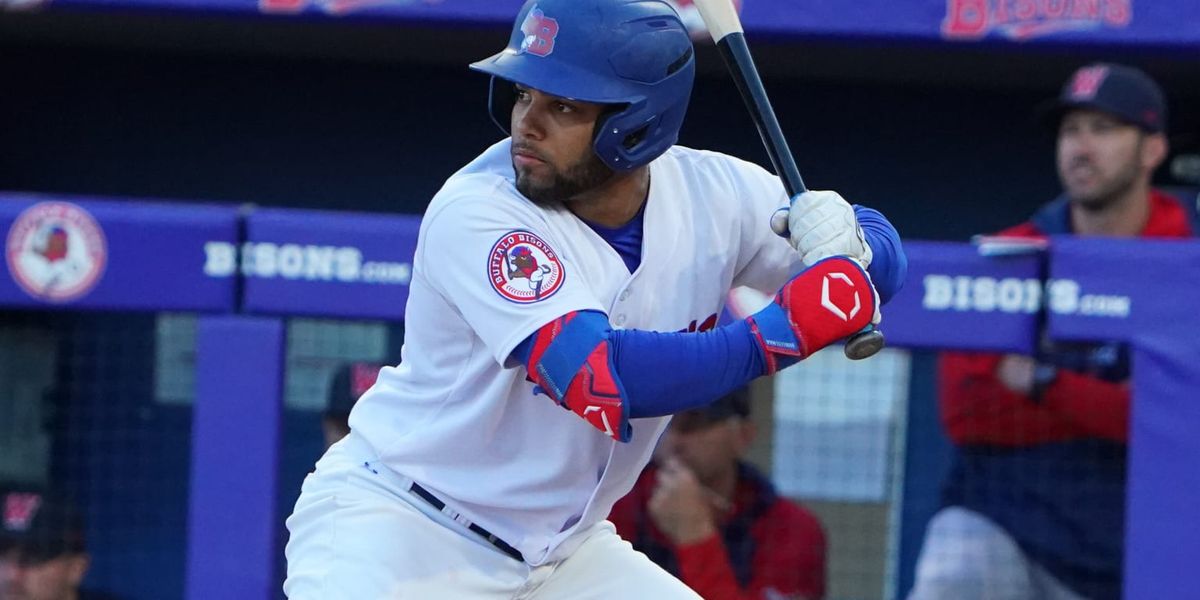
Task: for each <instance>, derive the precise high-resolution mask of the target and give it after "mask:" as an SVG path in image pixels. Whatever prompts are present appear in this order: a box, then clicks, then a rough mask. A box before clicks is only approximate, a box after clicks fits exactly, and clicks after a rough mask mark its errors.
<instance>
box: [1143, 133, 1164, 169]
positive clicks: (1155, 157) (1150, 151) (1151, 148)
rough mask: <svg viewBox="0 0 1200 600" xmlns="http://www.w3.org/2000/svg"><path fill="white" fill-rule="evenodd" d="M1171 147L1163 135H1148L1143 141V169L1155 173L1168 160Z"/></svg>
mask: <svg viewBox="0 0 1200 600" xmlns="http://www.w3.org/2000/svg"><path fill="white" fill-rule="evenodd" d="M1169 150H1170V145H1169V143H1168V142H1167V136H1165V135H1163V134H1161V133H1151V134H1147V135H1146V137H1145V138H1143V140H1142V157H1141V158H1142V167H1144V168H1145V169H1146V170H1147V171H1149V172H1151V173H1153V172H1154V170H1155V169H1157V168H1158V166H1159V165H1161V164H1162V162H1163V161H1164V160H1166V158H1167V152H1168V151H1169Z"/></svg>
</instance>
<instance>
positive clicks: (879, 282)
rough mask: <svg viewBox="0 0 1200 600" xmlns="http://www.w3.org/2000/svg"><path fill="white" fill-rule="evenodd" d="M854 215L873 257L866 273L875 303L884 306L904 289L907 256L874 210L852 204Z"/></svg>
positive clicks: (890, 227)
mask: <svg viewBox="0 0 1200 600" xmlns="http://www.w3.org/2000/svg"><path fill="white" fill-rule="evenodd" d="M854 215H855V216H856V217H858V224H859V225H860V226H862V229H863V235H864V236H865V237H866V238H867V244H868V245H869V246H871V253H872V255H873V257H872V258H871V266H869V267H867V273H869V274H870V275H871V282H872V283H874V284H875V290H876V291H878V292H879V301H880V302H881V303H883V304H887V302H888V300H891V299H892V296H895V295H896V293H897V292H899V291H900V288H902V287H904V279H905V277H908V256H907V255H905V254H904V246H903V245H901V243H900V234H899V233H897V232H896V228H895V227H892V224H891V223H889V222H888V220H887V218H886V217H884V216H883V214H882V213H880V212H879V211H877V210H875V209H872V208H867V207H865V206H859V205H857V204H856V205H854Z"/></svg>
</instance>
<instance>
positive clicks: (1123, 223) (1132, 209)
mask: <svg viewBox="0 0 1200 600" xmlns="http://www.w3.org/2000/svg"><path fill="white" fill-rule="evenodd" d="M1149 219H1150V185H1149V182H1145V183H1143V184H1141V185H1135V186H1133V187H1132V188H1130V189H1129V190H1128V191H1127V192H1126V193H1125V194H1123V195H1122V196H1121V197H1120V198H1118V199H1116V200H1115V201H1113V202H1112V203H1110V204H1108V205H1106V206H1105V207H1104V208H1102V209H1100V210H1089V209H1087V208H1083V207H1081V206H1078V205H1072V206H1071V228H1072V229H1073V230H1074V231H1075V234H1076V235H1081V236H1104V237H1136V236H1138V235H1140V234H1141V232H1142V230H1143V229H1145V228H1146V222H1147V221H1148V220H1149Z"/></svg>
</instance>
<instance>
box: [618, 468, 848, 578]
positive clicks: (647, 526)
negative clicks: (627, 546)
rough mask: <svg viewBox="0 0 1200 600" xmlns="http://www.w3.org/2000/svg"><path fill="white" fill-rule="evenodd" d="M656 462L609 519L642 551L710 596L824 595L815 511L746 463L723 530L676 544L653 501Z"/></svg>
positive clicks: (822, 554)
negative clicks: (656, 516)
mask: <svg viewBox="0 0 1200 600" xmlns="http://www.w3.org/2000/svg"><path fill="white" fill-rule="evenodd" d="M654 473H655V469H654V467H652V466H651V467H648V468H647V469H646V470H645V471H643V472H642V474H641V476H640V477H639V478H638V481H637V483H636V484H635V485H634V487H633V490H632V491H631V492H629V494H628V495H626V496H625V497H624V498H622V499H621V500H619V501H618V502H617V503H616V505H615V506H613V510H612V514H610V515H609V517H608V518H609V520H610V521H612V522H613V524H614V525H616V527H617V533H619V534H620V535H621V537H623V538H625V539H626V540H628V541H629V542H630V543H631V544H633V547H634V548H635V549H637V550H638V551H640V552H642V553H644V554H646V555H647V556H649V557H650V559H651V560H653V561H654V562H655V563H657V564H658V565H660V566H662V567H663V568H664V569H666V570H667V571H669V572H671V574H673V575H675V576H676V577H678V578H680V579H681V580H682V581H683V582H684V583H686V584H687V585H688V587H691V588H692V589H693V590H695V591H696V593H698V594H700V595H701V596H702V597H704V598H705V599H706V600H742V599H745V600H750V599H754V600H777V599H780V600H781V599H784V598H789V599H792V598H796V599H801V598H802V599H806V600H807V599H816V598H823V597H824V595H825V532H824V531H823V530H822V528H821V524H820V522H819V521H817V519H816V517H814V516H813V515H812V514H811V513H810V512H808V511H807V510H805V509H804V508H802V507H801V506H800V505H798V504H796V503H795V502H791V501H789V500H787V499H784V498H780V497H779V496H778V495H777V494H776V493H775V489H774V487H773V486H772V485H771V483H770V482H769V481H767V479H766V478H765V477H764V476H763V475H762V474H761V473H759V472H758V471H757V470H755V469H754V468H753V467H751V466H750V465H747V464H742V465H740V466H739V477H738V488H737V491H736V492H735V498H734V507H733V510H732V511H731V512H730V514H729V515H728V516H727V517H726V519H725V521H724V522H723V523H722V524H721V531H720V534H719V535H713V536H712V537H710V538H708V539H706V540H703V541H701V542H698V543H695V544H690V545H686V546H675V545H674V544H672V543H671V542H670V541H669V540H667V538H666V536H664V535H663V534H662V532H661V531H659V530H658V528H657V527H655V526H654V523H653V521H652V520H651V518H650V515H649V513H648V512H647V509H646V506H647V504H648V503H649V501H650V495H651V493H652V492H653V491H654V477H655V475H654Z"/></svg>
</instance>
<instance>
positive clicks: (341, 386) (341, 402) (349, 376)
mask: <svg viewBox="0 0 1200 600" xmlns="http://www.w3.org/2000/svg"><path fill="white" fill-rule="evenodd" d="M382 368H383V365H381V364H378V363H369V362H352V363H346V364H344V365H342V366H340V367H338V369H337V371H334V374H333V380H332V381H330V383H329V403H328V404H327V405H326V408H325V414H326V415H328V416H331V417H333V416H346V415H349V414H350V409H351V408H354V403H355V402H358V399H359V397H361V396H362V395H363V393H365V392H366V391H367V390H368V389H370V388H371V386H373V385H375V379H377V378H378V377H379V370H380V369H382Z"/></svg>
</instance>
